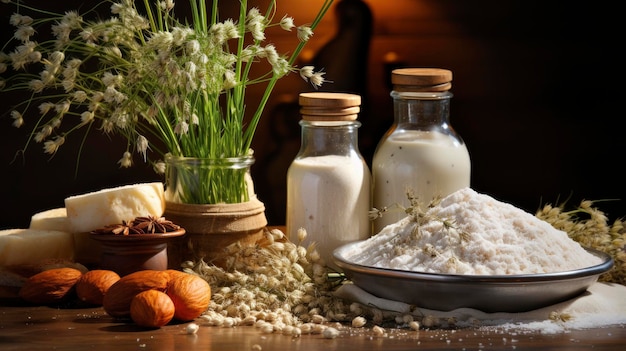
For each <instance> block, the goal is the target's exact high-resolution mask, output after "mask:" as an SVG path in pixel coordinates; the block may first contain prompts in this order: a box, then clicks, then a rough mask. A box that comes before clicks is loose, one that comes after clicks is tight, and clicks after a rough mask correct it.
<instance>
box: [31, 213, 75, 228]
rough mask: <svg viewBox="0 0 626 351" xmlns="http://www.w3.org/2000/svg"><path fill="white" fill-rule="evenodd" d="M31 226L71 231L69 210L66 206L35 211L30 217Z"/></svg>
mask: <svg viewBox="0 0 626 351" xmlns="http://www.w3.org/2000/svg"><path fill="white" fill-rule="evenodd" d="M29 228H30V229H40V230H60V231H62V232H71V229H70V223H69V221H68V220H67V211H66V210H65V207H61V208H53V209H50V210H46V211H42V212H39V213H35V214H34V215H33V216H32V217H31V218H30V225H29Z"/></svg>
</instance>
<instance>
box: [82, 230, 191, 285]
mask: <svg viewBox="0 0 626 351" xmlns="http://www.w3.org/2000/svg"><path fill="white" fill-rule="evenodd" d="M183 235H185V229H183V228H181V229H179V230H177V231H174V232H168V233H162V234H130V235H119V234H118V235H115V234H97V233H91V238H92V239H94V240H97V241H99V242H100V244H101V249H102V250H101V252H102V253H101V255H102V256H101V258H100V262H99V264H98V267H99V268H100V269H108V270H112V271H114V272H116V273H117V274H119V275H120V276H124V275H127V274H129V273H133V272H136V271H140V270H145V269H154V270H166V269H167V268H168V258H167V245H168V242H169V241H170V240H172V239H174V238H177V237H180V236H183Z"/></svg>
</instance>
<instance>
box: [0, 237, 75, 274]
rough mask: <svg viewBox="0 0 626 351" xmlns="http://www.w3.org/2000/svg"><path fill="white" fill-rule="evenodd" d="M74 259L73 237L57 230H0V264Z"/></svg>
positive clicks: (9, 264) (8, 264)
mask: <svg viewBox="0 0 626 351" xmlns="http://www.w3.org/2000/svg"><path fill="white" fill-rule="evenodd" d="M46 259H66V260H73V259H74V237H73V235H72V234H71V233H68V232H62V231H58V230H38V229H21V228H20V229H4V230H0V266H11V265H21V264H32V263H34V262H39V261H42V260H46Z"/></svg>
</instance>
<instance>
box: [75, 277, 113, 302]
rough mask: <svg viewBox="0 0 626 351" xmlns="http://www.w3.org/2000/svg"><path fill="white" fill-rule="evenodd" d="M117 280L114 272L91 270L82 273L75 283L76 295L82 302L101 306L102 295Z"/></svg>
mask: <svg viewBox="0 0 626 351" xmlns="http://www.w3.org/2000/svg"><path fill="white" fill-rule="evenodd" d="M118 280H120V276H119V275H118V274H117V273H115V272H114V271H110V270H106V269H94V270H91V271H89V272H86V273H84V274H83V275H82V276H81V277H80V279H79V280H78V282H76V295H77V296H78V298H79V299H80V300H81V301H83V302H86V303H88V304H92V305H98V306H101V305H102V301H103V299H104V294H105V293H106V292H107V290H109V288H110V287H111V285H113V284H114V283H116V282H117V281H118Z"/></svg>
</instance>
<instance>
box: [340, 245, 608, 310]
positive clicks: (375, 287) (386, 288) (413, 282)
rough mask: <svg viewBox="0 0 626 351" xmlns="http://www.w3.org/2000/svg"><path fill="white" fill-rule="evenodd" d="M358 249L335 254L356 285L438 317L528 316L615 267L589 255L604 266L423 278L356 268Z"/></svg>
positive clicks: (605, 259) (409, 273) (573, 293)
mask: <svg viewBox="0 0 626 351" xmlns="http://www.w3.org/2000/svg"><path fill="white" fill-rule="evenodd" d="M357 244H358V242H354V243H350V244H345V245H343V246H341V247H339V248H337V249H336V250H335V251H334V252H333V258H334V260H335V263H336V264H337V266H338V267H339V268H341V269H342V270H343V272H344V274H345V275H346V277H347V278H348V279H350V280H352V282H353V283H354V284H356V285H357V286H359V287H360V288H361V289H363V290H365V291H367V292H369V293H371V294H373V295H375V296H377V297H380V298H385V299H389V300H394V301H401V302H405V303H408V304H412V305H415V306H418V307H422V308H427V309H433V310H439V311H450V310H454V309H457V308H463V307H466V308H474V309H477V310H481V311H483V312H489V313H491V312H524V311H530V310H534V309H538V308H541V307H546V306H550V305H553V304H555V303H559V302H562V301H565V300H568V299H571V298H573V297H576V296H578V295H580V294H582V293H583V292H584V291H586V290H587V288H588V287H589V286H591V285H592V284H593V283H595V282H596V281H597V280H598V277H599V276H600V275H601V274H602V273H604V272H606V271H608V270H609V269H611V267H612V266H613V259H612V258H611V256H609V255H608V254H606V253H604V252H601V251H598V250H593V249H586V250H587V251H588V252H589V253H591V254H593V255H595V256H598V257H600V258H601V259H602V263H600V264H598V265H595V266H591V267H587V268H582V269H577V270H572V271H566V272H558V273H544V274H522V275H459V274H434V273H420V272H412V271H402V270H396V269H385V268H377V267H369V266H363V265H359V264H354V263H351V262H350V261H348V260H347V259H346V256H345V255H344V254H345V252H346V251H349V250H350V249H351V246H352V245H357Z"/></svg>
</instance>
